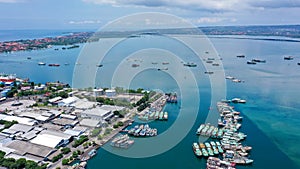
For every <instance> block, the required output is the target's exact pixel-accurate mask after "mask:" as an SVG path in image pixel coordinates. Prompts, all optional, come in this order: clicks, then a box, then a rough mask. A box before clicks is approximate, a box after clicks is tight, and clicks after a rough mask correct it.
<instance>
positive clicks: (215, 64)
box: [212, 63, 220, 66]
mask: <svg viewBox="0 0 300 169" xmlns="http://www.w3.org/2000/svg"><path fill="white" fill-rule="evenodd" d="M212 65H213V66H220V64H219V63H213V64H212Z"/></svg>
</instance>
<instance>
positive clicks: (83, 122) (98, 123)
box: [79, 119, 102, 128]
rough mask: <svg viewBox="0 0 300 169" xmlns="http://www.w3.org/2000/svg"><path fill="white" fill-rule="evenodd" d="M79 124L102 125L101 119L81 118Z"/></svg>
mask: <svg viewBox="0 0 300 169" xmlns="http://www.w3.org/2000/svg"><path fill="white" fill-rule="evenodd" d="M79 124H80V126H84V127H92V128H94V127H100V126H101V125H102V121H99V120H93V119H82V120H81V121H80V123H79Z"/></svg>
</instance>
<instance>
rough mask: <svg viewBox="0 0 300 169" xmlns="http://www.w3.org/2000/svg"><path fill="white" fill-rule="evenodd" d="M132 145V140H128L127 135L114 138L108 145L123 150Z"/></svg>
mask: <svg viewBox="0 0 300 169" xmlns="http://www.w3.org/2000/svg"><path fill="white" fill-rule="evenodd" d="M133 144H134V140H132V139H130V137H129V136H128V135H127V134H125V135H120V136H117V137H115V138H114V139H113V140H112V141H111V143H110V145H111V146H113V147H117V148H125V149H127V148H129V147H130V146H132V145H133Z"/></svg>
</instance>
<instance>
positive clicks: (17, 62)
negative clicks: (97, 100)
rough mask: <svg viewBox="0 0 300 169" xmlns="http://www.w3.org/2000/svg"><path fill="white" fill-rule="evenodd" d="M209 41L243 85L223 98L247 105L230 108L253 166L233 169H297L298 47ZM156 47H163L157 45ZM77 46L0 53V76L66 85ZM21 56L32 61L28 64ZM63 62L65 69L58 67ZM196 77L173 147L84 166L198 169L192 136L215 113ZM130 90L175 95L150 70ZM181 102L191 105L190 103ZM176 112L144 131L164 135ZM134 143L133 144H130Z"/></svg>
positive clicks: (101, 155) (174, 108)
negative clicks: (193, 108) (193, 111)
mask: <svg viewBox="0 0 300 169" xmlns="http://www.w3.org/2000/svg"><path fill="white" fill-rule="evenodd" d="M50 35H51V34H50ZM43 37H44V36H43ZM22 38H26V37H22ZM28 38H30V37H28ZM3 39H8V40H9V38H3ZM0 40H1V38H0ZM210 40H211V42H212V44H213V45H214V47H215V48H216V50H217V52H218V53H219V55H220V57H221V58H222V63H223V66H224V70H225V74H226V75H231V76H234V77H236V78H239V79H241V80H244V81H245V82H244V83H232V82H231V81H226V82H227V98H228V99H231V98H233V97H241V98H243V99H246V100H247V103H246V104H245V105H234V106H235V108H236V110H238V111H241V115H242V116H243V117H244V119H243V122H242V128H241V131H242V132H244V133H246V134H247V135H248V137H247V138H246V140H245V141H244V143H245V144H247V145H250V146H252V147H253V150H252V151H251V156H250V157H251V158H252V159H254V163H253V164H252V165H249V166H238V167H237V168H255V169H266V168H272V169H282V168H289V169H296V168H300V152H299V143H300V100H299V96H300V90H299V84H300V66H298V65H297V62H300V48H299V43H296V42H279V41H263V40H250V39H231V38H211V39H210ZM133 43H134V44H135V45H139V44H138V43H136V42H133ZM157 43H158V44H157V45H159V44H163V40H162V42H160V41H158V42H157ZM80 46H81V47H80V48H76V49H70V50H61V47H57V48H60V50H54V48H56V47H54V48H52V49H46V50H37V51H24V52H14V53H9V54H6V53H2V54H0V72H4V73H16V74H17V76H18V77H22V78H26V77H29V78H30V79H31V80H33V81H35V82H41V83H45V82H48V81H58V80H59V81H62V82H66V83H69V84H71V83H72V75H73V70H74V65H75V63H76V60H77V57H78V55H79V53H80V51H81V49H82V47H83V45H80ZM165 46H166V45H165ZM121 47H122V46H121ZM166 48H168V46H166ZM121 49H123V50H124V53H126V52H128V49H127V48H121ZM174 50H175V49H174ZM122 53H123V52H122ZM239 54H244V55H246V58H244V59H243V58H237V57H236V55H239ZM285 55H292V56H294V57H295V58H294V60H292V61H285V60H283V56H285ZM27 57H31V58H32V59H31V60H28V59H27ZM252 58H260V59H265V60H266V61H267V62H266V63H261V64H257V65H247V64H246V61H247V60H250V59H252ZM38 62H46V63H59V64H60V65H61V66H60V67H48V66H38V65H37V63H38ZM65 63H68V64H69V65H64V64H65ZM96 64H97V63H95V65H96ZM110 64H111V65H113V63H108V62H107V63H106V64H104V66H103V69H104V70H105V69H107V70H109V69H110V68H111V67H110V66H109V65H110ZM169 66H170V67H171V65H169ZM191 69H192V71H193V72H194V73H197V72H198V73H199V74H200V73H202V74H203V70H202V68H201V66H200V65H199V66H198V67H196V68H191ZM99 74H100V75H99V76H97V78H99V79H101V78H105V77H104V75H105V74H104V75H103V76H101V72H99ZM149 77H151V78H149ZM201 77H203V79H197V80H199V83H200V84H201V85H200V86H199V90H200V92H201V97H200V99H201V102H200V107H199V112H198V116H197V119H196V123H195V124H194V126H193V127H192V129H191V130H190V132H189V133H187V135H186V136H185V137H184V139H183V140H182V141H181V142H180V143H179V144H177V145H176V146H175V147H173V148H172V149H170V150H169V151H167V152H165V153H163V154H160V155H158V156H154V157H149V158H141V159H140V158H125V157H120V156H117V155H114V154H112V153H110V152H108V151H106V150H104V149H99V151H98V154H97V156H95V157H94V158H92V159H91V160H89V161H88V166H87V168H89V169H96V168H110V169H115V168H123V169H132V168H144V169H150V168H151V169H152V168H176V169H177V168H178V169H182V168H188V169H194V168H195V169H199V168H203V169H204V168H205V160H203V159H198V158H196V157H195V155H194V154H193V151H192V148H191V144H192V143H193V142H195V141H197V139H198V137H197V136H196V135H195V131H196V129H197V127H198V126H199V124H201V123H202V122H204V121H205V118H206V115H207V113H208V110H209V108H210V107H212V108H213V109H216V106H215V105H210V97H211V93H210V88H209V85H208V84H206V83H205V81H206V80H207V76H201ZM202 80H203V81H202ZM100 81H101V80H100ZM201 82H203V83H201ZM100 84H101V83H100ZM131 87H132V88H135V87H143V88H145V89H151V88H155V89H157V88H159V89H161V90H163V91H166V92H172V91H176V92H178V93H180V92H179V88H178V86H177V85H176V82H175V81H174V79H172V78H170V77H168V76H167V75H166V74H164V73H163V72H158V71H153V70H150V71H146V72H143V73H141V74H139V75H137V76H136V77H135V79H134V80H133V81H132V84H131ZM186 99H187V100H188V101H189V102H190V103H191V105H193V98H186ZM180 108H181V107H180V104H178V105H169V104H168V105H167V106H166V107H165V111H168V112H169V115H170V116H169V118H170V119H169V120H168V121H167V122H153V123H151V124H150V126H151V127H152V126H153V127H157V128H158V129H159V131H164V130H166V129H167V128H168V127H169V126H171V125H172V123H173V122H174V121H175V120H176V118H177V114H178V112H179V110H180ZM216 120H217V119H216ZM138 141H139V140H138V139H136V142H138ZM166 144H167V143H166ZM133 146H134V145H133Z"/></svg>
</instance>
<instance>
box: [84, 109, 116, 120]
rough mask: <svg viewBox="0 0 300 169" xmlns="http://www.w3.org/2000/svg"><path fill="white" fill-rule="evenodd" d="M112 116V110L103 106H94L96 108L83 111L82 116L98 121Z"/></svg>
mask: <svg viewBox="0 0 300 169" xmlns="http://www.w3.org/2000/svg"><path fill="white" fill-rule="evenodd" d="M112 116H113V113H112V111H111V110H104V109H101V108H94V109H90V110H86V111H83V112H82V113H81V117H83V118H89V119H93V120H98V121H103V120H107V119H108V118H111V117H112Z"/></svg>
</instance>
